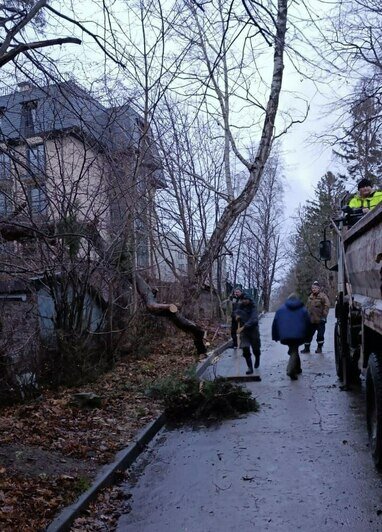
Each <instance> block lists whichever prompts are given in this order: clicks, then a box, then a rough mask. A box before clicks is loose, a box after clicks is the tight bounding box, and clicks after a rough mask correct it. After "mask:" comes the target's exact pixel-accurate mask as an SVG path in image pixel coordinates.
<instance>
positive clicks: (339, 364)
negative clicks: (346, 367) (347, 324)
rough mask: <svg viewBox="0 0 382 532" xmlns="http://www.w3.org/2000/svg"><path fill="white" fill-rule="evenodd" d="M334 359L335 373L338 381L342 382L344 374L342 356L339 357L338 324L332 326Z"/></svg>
mask: <svg viewBox="0 0 382 532" xmlns="http://www.w3.org/2000/svg"><path fill="white" fill-rule="evenodd" d="M334 358H335V361H336V373H337V377H338V378H339V379H340V381H343V378H344V373H343V367H342V356H341V340H340V334H339V327H338V323H336V324H335V325H334Z"/></svg>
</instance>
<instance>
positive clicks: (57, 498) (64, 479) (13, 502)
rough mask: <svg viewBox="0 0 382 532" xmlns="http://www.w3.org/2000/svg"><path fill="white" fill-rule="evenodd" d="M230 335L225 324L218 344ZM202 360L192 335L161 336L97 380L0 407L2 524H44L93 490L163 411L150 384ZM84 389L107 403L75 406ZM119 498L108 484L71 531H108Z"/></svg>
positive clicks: (35, 527)
mask: <svg viewBox="0 0 382 532" xmlns="http://www.w3.org/2000/svg"><path fill="white" fill-rule="evenodd" d="M215 332H216V326H212V327H210V330H209V336H210V338H211V337H212V336H213V335H214V334H215ZM226 339H227V331H226V330H224V329H222V330H220V331H218V333H217V334H216V335H215V339H214V342H213V345H219V344H220V343H222V342H223V341H225V340H226ZM197 361H198V359H197V358H196V357H195V350H194V347H193V343H192V340H191V339H190V337H188V336H186V335H183V334H179V333H177V335H176V337H171V338H163V339H162V340H161V341H160V342H158V344H157V346H156V349H155V351H153V352H152V353H151V355H150V356H149V357H145V358H143V359H138V360H136V359H134V358H133V357H132V356H130V357H126V358H124V359H122V360H121V361H120V362H119V363H118V364H117V365H116V367H115V368H114V369H113V371H111V372H109V373H107V374H105V375H102V376H101V377H100V378H99V379H98V381H97V382H93V383H91V384H89V385H87V386H83V387H81V388H75V389H62V390H59V391H56V392H52V391H48V390H43V391H42V395H41V396H40V397H39V398H38V399H37V400H35V401H33V402H30V403H27V404H22V405H16V406H13V407H5V408H2V409H1V410H0V530H1V531H2V532H14V531H15V530H22V531H23V532H38V531H43V530H45V528H46V526H47V525H48V524H49V522H50V521H51V520H52V519H53V518H54V516H55V515H56V514H57V512H58V511H59V510H60V508H62V507H64V506H66V505H68V504H70V503H71V502H73V501H74V500H75V499H76V498H77V497H78V496H79V494H80V493H81V492H83V491H85V490H86V489H88V487H89V486H90V483H91V480H92V479H93V478H94V476H95V475H96V472H97V470H98V469H99V467H100V466H102V465H103V464H105V463H109V462H111V461H113V459H114V456H115V454H116V452H117V451H119V450H120V449H122V448H124V447H126V446H127V445H129V442H130V441H131V440H132V439H133V437H134V435H135V434H136V433H137V432H138V431H139V430H141V429H142V428H143V427H144V426H145V425H146V424H147V423H149V422H150V421H152V420H153V419H154V418H155V417H157V415H159V413H160V412H161V405H160V402H159V400H154V399H153V398H151V397H148V396H147V395H146V393H145V391H146V390H147V388H148V387H149V386H150V385H152V384H153V383H154V382H156V381H157V380H160V379H163V378H165V377H167V376H169V375H176V376H180V375H182V374H184V372H185V370H186V369H189V368H191V367H192V366H193V365H195V363H196V362H197ZM84 391H85V392H87V391H92V392H94V393H96V394H97V395H99V396H101V398H102V407H101V408H95V409H80V408H78V407H74V406H72V405H71V397H72V395H73V394H74V393H79V392H84ZM121 497H123V495H121V492H120V491H119V490H118V487H112V488H109V489H108V490H105V492H104V493H103V494H102V495H101V497H100V502H99V504H100V505H101V508H102V498H103V499H104V500H106V501H107V503H104V507H105V511H101V510H100V511H99V512H98V513H97V512H96V511H95V510H93V514H94V515H93V517H92V519H90V522H89V523H88V524H87V525H86V526H85V525H83V528H81V525H80V528H74V530H110V526H111V524H112V523H113V522H114V521H115V519H116V514H115V509H113V505H112V504H111V502H112V501H119V500H120V498H121ZM88 513H89V515H92V511H90V512H88ZM98 514H99V515H98ZM81 519H85V518H84V517H82V518H81ZM92 523H93V524H92ZM97 523H98V524H97ZM76 526H77V525H76ZM97 527H98V528H97ZM104 527H106V528H104ZM107 527H109V528H107Z"/></svg>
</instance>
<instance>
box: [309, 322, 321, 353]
mask: <svg viewBox="0 0 382 532" xmlns="http://www.w3.org/2000/svg"><path fill="white" fill-rule="evenodd" d="M316 332H317V345H318V347H322V346H323V345H324V336H325V323H324V322H322V321H320V323H311V324H310V330H309V333H308V336H307V339H306V342H305V344H306V345H310V343H311V341H312V340H313V336H314V334H315V333H316Z"/></svg>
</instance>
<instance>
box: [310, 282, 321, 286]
mask: <svg viewBox="0 0 382 532" xmlns="http://www.w3.org/2000/svg"><path fill="white" fill-rule="evenodd" d="M312 286H318V287H320V286H321V285H320V283H319V282H318V281H313V283H312Z"/></svg>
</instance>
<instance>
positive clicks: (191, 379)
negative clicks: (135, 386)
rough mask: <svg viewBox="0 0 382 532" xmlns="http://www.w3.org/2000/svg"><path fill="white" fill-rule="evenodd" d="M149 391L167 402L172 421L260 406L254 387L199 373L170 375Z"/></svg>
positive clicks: (227, 414)
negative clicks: (249, 387) (206, 379)
mask: <svg viewBox="0 0 382 532" xmlns="http://www.w3.org/2000/svg"><path fill="white" fill-rule="evenodd" d="M148 393H149V395H150V396H151V397H155V398H158V399H160V400H161V401H162V402H163V406H164V410H165V413H166V417H167V419H168V420H169V421H172V422H185V421H194V420H220V419H227V418H234V417H237V416H239V415H240V414H245V413H247V412H256V411H257V410H258V409H259V404H258V402H257V401H256V399H255V398H253V397H252V393H251V391H250V390H248V389H247V388H244V387H243V386H240V385H238V384H233V383H232V382H230V381H228V380H227V379H225V378H223V377H219V378H217V379H215V380H213V381H203V380H199V379H198V378H197V377H196V376H186V377H183V378H172V377H167V378H166V379H163V380H162V381H159V382H157V383H155V384H154V385H152V386H151V387H150V389H149V390H148Z"/></svg>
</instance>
